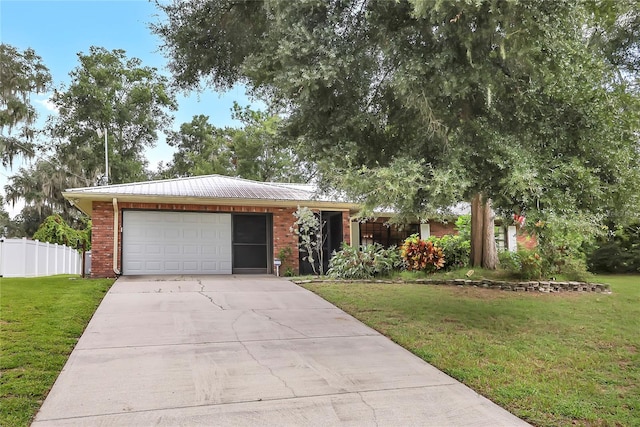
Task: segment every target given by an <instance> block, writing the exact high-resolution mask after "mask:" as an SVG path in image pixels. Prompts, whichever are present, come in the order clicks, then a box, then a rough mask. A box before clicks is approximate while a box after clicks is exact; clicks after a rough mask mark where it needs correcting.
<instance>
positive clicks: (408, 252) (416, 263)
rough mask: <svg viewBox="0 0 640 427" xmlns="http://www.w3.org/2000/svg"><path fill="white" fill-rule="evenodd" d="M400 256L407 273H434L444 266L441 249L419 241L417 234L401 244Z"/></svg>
mask: <svg viewBox="0 0 640 427" xmlns="http://www.w3.org/2000/svg"><path fill="white" fill-rule="evenodd" d="M400 255H401V256H402V259H403V260H404V265H405V267H406V269H407V270H409V271H413V270H418V271H425V272H427V273H434V272H436V271H437V270H439V269H441V268H442V267H444V264H445V258H444V252H443V251H442V248H440V247H438V246H436V245H434V244H433V242H430V241H428V240H421V239H420V238H419V237H418V235H417V234H413V235H411V236H409V237H407V239H406V240H405V241H404V243H403V244H402V247H401V250H400Z"/></svg>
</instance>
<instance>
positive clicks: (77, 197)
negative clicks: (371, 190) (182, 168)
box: [62, 191, 359, 217]
mask: <svg viewBox="0 0 640 427" xmlns="http://www.w3.org/2000/svg"><path fill="white" fill-rule="evenodd" d="M62 195H63V196H64V198H65V199H67V200H69V202H70V203H71V204H72V205H74V206H76V207H77V208H78V209H80V210H81V211H82V212H84V213H85V214H87V215H88V216H89V217H91V214H92V211H93V202H110V201H112V200H113V199H114V198H115V199H117V200H118V202H130V203H157V204H181V205H219V206H268V207H277V208H291V207H297V206H306V207H309V208H317V209H335V210H353V209H358V207H359V206H358V205H357V204H354V203H346V202H335V201H323V200H273V199H245V198H209V197H193V196H188V197H181V196H153V195H131V194H108V193H103V194H95V193H92V194H88V193H80V192H75V191H66V192H63V193H62Z"/></svg>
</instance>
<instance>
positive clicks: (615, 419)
mask: <svg viewBox="0 0 640 427" xmlns="http://www.w3.org/2000/svg"><path fill="white" fill-rule="evenodd" d="M596 280H597V281H599V282H602V283H609V284H611V290H612V292H613V294H611V295H605V294H596V293H573V292H567V293H561V294H541V293H529V292H509V291H499V290H493V289H482V288H473V287H452V286H434V285H419V284H381V283H375V284H374V283H338V284H336V283H328V282H325V283H310V284H306V285H304V286H305V287H306V288H307V289H310V290H312V291H313V292H316V293H317V294H319V295H320V296H322V297H323V298H325V299H327V300H328V301H330V302H332V303H333V304H335V305H337V306H338V307H340V308H342V309H343V310H345V311H347V312H348V313H350V314H352V315H353V316H355V317H356V318H358V319H360V320H361V321H363V322H364V323H366V324H367V325H369V326H371V327H373V328H375V329H377V330H378V331H380V332H381V333H383V334H384V335H386V336H388V337H390V338H391V339H392V340H394V341H395V342H397V343H398V344H400V345H402V346H403V347H405V348H407V349H409V350H410V351H412V352H413V353H415V354H416V355H418V356H419V357H421V358H423V359H424V360H426V361H427V362H429V363H431V364H432V365H434V366H436V367H438V368H439V369H441V370H442V371H444V372H446V373H448V374H449V375H451V376H452V377H454V378H456V379H458V380H460V381H462V382H463V383H465V384H467V385H468V386H469V387H471V388H473V389H474V390H476V391H477V392H478V393H480V394H482V395H484V396H486V397H488V398H489V399H491V400H493V401H494V402H496V403H497V404H499V405H501V406H502V407H504V408H506V409H507V410H509V411H510V412H512V413H514V414H515V415H517V416H519V417H521V418H523V419H524V420H526V421H528V422H530V423H532V424H534V425H538V426H559V425H567V426H568V425H584V426H631V425H640V276H638V275H635V276H598V277H596Z"/></svg>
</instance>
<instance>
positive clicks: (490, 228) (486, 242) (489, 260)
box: [482, 199, 498, 270]
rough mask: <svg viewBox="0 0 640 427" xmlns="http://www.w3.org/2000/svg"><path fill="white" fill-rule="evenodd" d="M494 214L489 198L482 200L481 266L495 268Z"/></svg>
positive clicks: (489, 268)
mask: <svg viewBox="0 0 640 427" xmlns="http://www.w3.org/2000/svg"><path fill="white" fill-rule="evenodd" d="M495 219H496V214H495V212H493V209H492V208H491V199H487V200H485V201H484V215H483V220H484V224H483V230H482V231H483V242H482V267H483V268H486V269H488V270H495V269H496V268H497V267H498V250H497V248H496V236H495Z"/></svg>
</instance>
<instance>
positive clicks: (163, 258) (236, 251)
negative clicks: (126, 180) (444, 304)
mask: <svg viewBox="0 0 640 427" xmlns="http://www.w3.org/2000/svg"><path fill="white" fill-rule="evenodd" d="M63 195H64V197H65V198H66V199H67V200H69V202H70V203H71V204H73V205H74V206H76V207H77V208H78V209H80V210H81V211H82V212H84V213H85V214H87V215H88V216H89V217H91V219H92V222H93V231H92V261H91V265H92V268H91V276H92V277H114V276H116V275H120V274H123V275H145V274H158V275H162V274H175V275H177V274H232V273H262V274H271V273H273V272H274V259H275V258H277V257H278V254H279V253H280V252H281V250H283V249H285V250H286V249H287V248H290V249H291V253H292V256H291V257H290V259H288V260H285V261H284V262H285V264H284V265H283V266H282V267H281V268H283V269H284V268H285V267H289V268H291V269H292V270H293V271H295V272H302V273H308V272H310V271H309V270H310V266H309V265H308V263H305V262H302V261H301V258H302V256H304V253H303V254H300V253H299V251H298V236H297V235H296V234H295V233H293V232H292V231H291V227H292V225H293V223H294V221H295V218H294V216H293V213H294V212H295V211H296V209H297V208H298V206H305V207H308V208H311V209H313V210H314V211H317V212H319V214H320V215H321V216H322V220H323V223H324V232H325V236H326V239H325V244H324V250H325V254H330V253H331V252H332V251H334V250H339V248H340V245H341V244H342V242H346V243H347V244H352V245H360V244H367V243H372V242H378V243H381V244H383V245H385V246H388V245H391V244H398V243H400V242H401V241H402V240H404V239H405V238H406V237H407V236H408V235H410V234H412V233H414V232H420V233H421V235H422V237H427V236H429V235H437V236H442V235H444V234H451V233H455V231H454V229H453V224H452V223H446V224H445V223H441V222H437V221H432V222H430V223H428V224H415V225H413V226H408V227H404V228H403V229H402V230H399V229H397V228H396V227H393V226H389V225H388V224H385V219H384V218H378V219H377V220H375V221H370V222H364V223H361V222H358V221H352V216H353V215H354V214H355V213H356V212H357V211H358V209H359V206H358V205H356V204H354V203H349V202H345V201H336V200H335V199H332V198H329V197H325V196H322V195H318V193H317V192H316V189H315V187H314V186H313V185H310V184H288V183H269V182H256V181H251V180H246V179H241V178H234V177H227V176H220V175H207V176H197V177H189V178H178V179H168V180H159V181H148V182H135V183H130V184H119V185H106V186H101V187H86V188H74V189H69V190H67V191H65V192H64V193H63ZM514 233H515V232H514ZM326 258H328V256H327V257H326ZM305 264H307V265H305ZM282 271H284V270H282Z"/></svg>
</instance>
